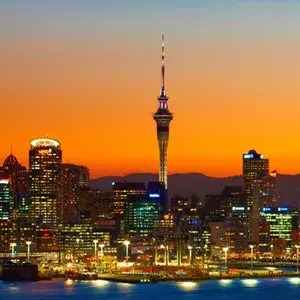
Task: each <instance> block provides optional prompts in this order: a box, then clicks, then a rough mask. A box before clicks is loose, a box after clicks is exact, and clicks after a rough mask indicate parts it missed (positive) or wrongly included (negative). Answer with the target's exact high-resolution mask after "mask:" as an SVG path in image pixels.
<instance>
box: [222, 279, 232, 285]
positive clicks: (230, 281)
mask: <svg viewBox="0 0 300 300" xmlns="http://www.w3.org/2000/svg"><path fill="white" fill-rule="evenodd" d="M232 281H233V280H232V279H221V280H220V281H219V283H220V284H221V285H222V286H228V285H230V284H232Z"/></svg>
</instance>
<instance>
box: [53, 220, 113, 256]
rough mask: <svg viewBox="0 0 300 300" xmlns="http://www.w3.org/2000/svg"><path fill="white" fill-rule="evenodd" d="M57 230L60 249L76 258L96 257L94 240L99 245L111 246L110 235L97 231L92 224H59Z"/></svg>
mask: <svg viewBox="0 0 300 300" xmlns="http://www.w3.org/2000/svg"><path fill="white" fill-rule="evenodd" d="M57 230H58V242H59V245H60V249H61V250H62V251H63V252H65V253H68V252H69V253H72V254H73V255H74V256H77V255H87V254H89V255H92V256H94V253H95V252H94V251H95V250H94V249H95V244H94V240H97V242H98V245H100V244H104V245H105V246H109V245H110V233H109V232H103V231H99V230H96V229H95V228H94V227H93V226H92V225H90V224H86V223H78V224H59V225H58V229H57ZM74 256H73V257H74Z"/></svg>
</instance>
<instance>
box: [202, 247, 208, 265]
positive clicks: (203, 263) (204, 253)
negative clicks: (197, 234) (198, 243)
mask: <svg viewBox="0 0 300 300" xmlns="http://www.w3.org/2000/svg"><path fill="white" fill-rule="evenodd" d="M206 250H207V244H205V245H204V251H203V260H202V270H203V271H204V267H205V255H206Z"/></svg>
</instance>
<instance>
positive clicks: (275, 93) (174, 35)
mask: <svg viewBox="0 0 300 300" xmlns="http://www.w3.org/2000/svg"><path fill="white" fill-rule="evenodd" d="M35 2H36V1H29V2H28V3H27V4H26V6H25V5H24V4H23V3H22V2H20V7H19V9H18V8H17V7H15V6H13V5H11V4H6V5H4V6H3V9H1V12H0V14H1V18H0V24H1V32H0V34H1V38H2V41H3V51H1V54H0V61H1V62H2V63H3V68H2V70H1V71H0V79H1V82H2V86H1V89H0V97H1V99H4V101H3V107H2V109H3V111H7V112H11V111H13V112H14V122H12V118H11V114H10V113H8V114H4V115H3V117H2V119H1V126H2V128H3V130H2V133H1V145H2V147H1V149H0V160H2V161H4V159H5V158H6V157H7V156H8V155H9V153H10V145H11V144H12V145H13V153H14V155H15V156H16V157H17V158H18V160H19V161H20V163H22V164H24V165H26V166H27V167H28V149H29V142H30V140H32V139H34V138H37V137H42V136H48V137H51V138H54V139H57V140H59V141H60V142H61V143H62V149H63V152H64V156H63V161H64V162H65V163H76V164H80V165H87V166H88V167H89V169H90V170H91V177H92V178H96V177H99V176H103V175H120V174H127V173H132V172H152V173H157V165H158V153H157V152H158V151H157V141H156V135H155V133H154V130H155V129H154V128H155V124H153V120H151V117H150V114H151V112H153V110H154V107H155V104H156V99H155V97H156V96H157V94H158V93H159V90H158V87H159V81H160V76H159V65H160V45H159V39H160V35H161V34H162V33H164V34H165V35H166V36H167V39H168V53H167V56H166V60H167V64H168V76H167V92H168V96H170V101H171V103H172V111H174V112H175V113H176V116H175V117H176V122H174V123H172V125H171V126H172V134H171V137H170V143H169V145H170V146H169V160H168V161H169V173H170V174H172V173H176V172H201V173H205V174H207V175H211V176H217V177H223V176H229V175H236V174H241V172H242V162H241V158H240V157H241V153H244V152H246V151H248V150H250V149H256V150H258V151H259V152H261V153H264V155H265V156H266V157H268V158H269V159H270V163H271V165H270V169H271V170H272V169H277V170H278V171H279V173H289V174H295V173H298V172H300V155H298V153H300V142H298V141H297V139H296V138H295V137H296V136H297V132H298V128H299V125H298V114H299V108H298V106H297V102H296V101H298V99H299V97H300V91H299V90H298V88H297V78H298V77H299V75H300V74H298V73H299V71H298V70H300V68H299V63H300V59H299V55H298V53H299V48H300V44H299V42H298V39H297V36H298V29H299V27H300V24H299V23H300V22H299V21H298V15H299V14H298V13H299V12H300V4H299V3H296V2H294V1H288V2H287V3H284V4H282V3H280V2H274V1H261V3H258V2H257V1H247V2H243V3H236V1H229V2H230V5H223V4H221V3H220V2H219V1H211V2H208V1H199V2H198V3H196V2H195V1H187V2H186V5H185V7H184V6H183V5H182V4H181V3H180V1H177V2H175V3H173V5H172V6H168V3H169V2H168V1H166V3H165V4H164V5H159V3H158V2H157V1H154V2H153V3H154V6H153V8H152V7H151V9H150V8H149V7H147V5H146V6H145V5H139V4H138V3H137V2H136V1H130V3H129V4H128V7H125V6H124V4H122V2H120V1H116V2H115V3H118V4H119V6H118V7H113V5H109V4H105V3H104V2H102V1H100V2H99V3H95V2H94V1H88V3H87V4H86V5H82V4H80V3H79V2H77V3H76V5H74V6H71V5H68V4H67V3H62V4H59V3H58V1H53V2H52V3H50V2H49V3H47V1H46V2H45V3H44V4H40V5H38V6H37V5H36V3H35ZM270 3H272V5H270ZM103 11H104V12H106V15H107V16H109V18H108V17H106V16H105V14H104V13H103ZM21 12H22V13H21ZM60 12H62V13H61V14H60ZM121 12H124V13H121ZM2 14H3V16H2ZM32 16H35V18H32ZM99 16H101V17H102V18H101V17H99ZM163 17H164V18H165V19H164V21H166V22H165V24H161V23H159V22H158V21H159V20H161V19H162V18H163ZM73 20H77V22H74V21H73ZM178 20H181V21H182V22H178ZM241 20H243V22H241ZM14 21H16V26H10V25H11V24H12V22H14ZM156 21H157V22H156ZM102 22H106V24H109V26H108V27H107V28H106V29H105V28H104V27H103V26H101V25H103V23H102ZM107 22H108V23H107ZM37 24H38V25H39V26H37ZM122 24H123V25H124V26H120V25H122ZM166 24H168V25H166ZM125 25H126V26H125ZM237 25H238V26H237ZM150 28H151V29H150ZM24 41H26V42H25V43H24ZM125 41H126V42H125ZM112 120H113V121H112ZM257 120H259V121H257ZM137 124H139V126H137ZM106 128H109V130H107V129H106ZM132 149H138V150H134V151H133V150H132Z"/></svg>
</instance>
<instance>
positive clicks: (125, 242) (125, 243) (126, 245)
mask: <svg viewBox="0 0 300 300" xmlns="http://www.w3.org/2000/svg"><path fill="white" fill-rule="evenodd" d="M129 244H130V242H129V241H124V245H125V249H126V256H125V259H126V265H127V264H128V246H129Z"/></svg>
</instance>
